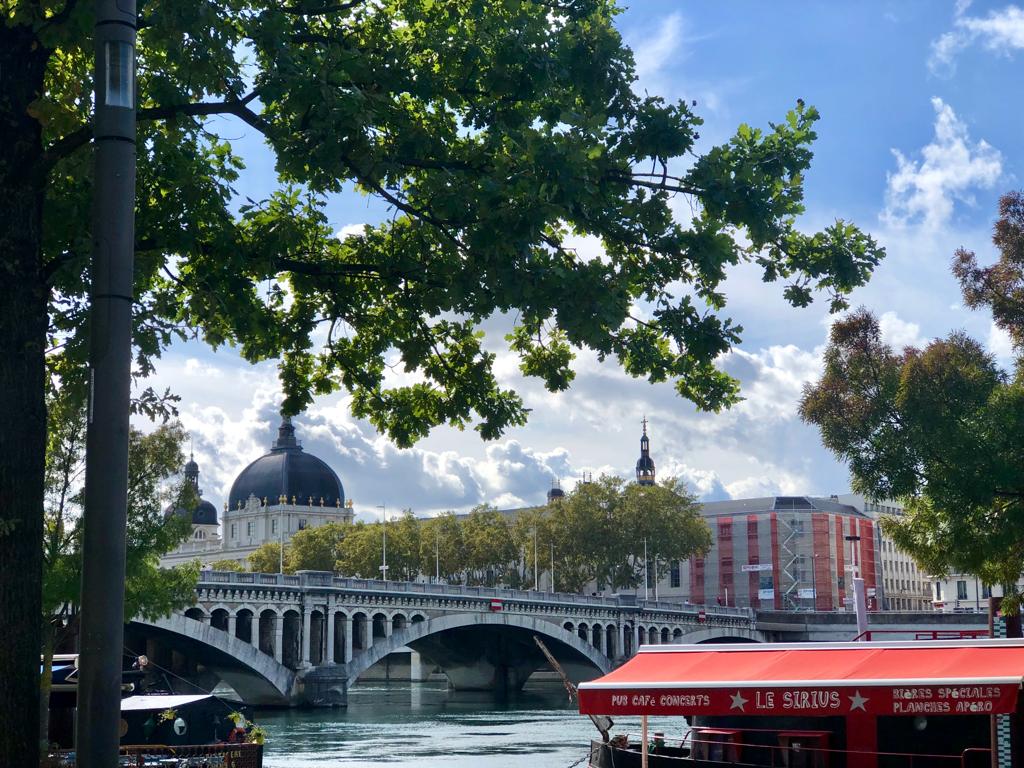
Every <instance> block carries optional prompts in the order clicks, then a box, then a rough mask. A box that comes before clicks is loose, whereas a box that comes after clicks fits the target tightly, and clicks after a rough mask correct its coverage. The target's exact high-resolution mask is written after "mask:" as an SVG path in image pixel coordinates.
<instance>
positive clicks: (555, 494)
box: [548, 478, 565, 504]
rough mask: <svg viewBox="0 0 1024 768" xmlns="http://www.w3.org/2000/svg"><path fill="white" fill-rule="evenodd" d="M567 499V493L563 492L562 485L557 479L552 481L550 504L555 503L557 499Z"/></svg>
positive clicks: (549, 492) (549, 494) (549, 496)
mask: <svg viewBox="0 0 1024 768" xmlns="http://www.w3.org/2000/svg"><path fill="white" fill-rule="evenodd" d="M563 498H565V491H563V490H562V484H561V483H560V482H559V481H558V478H555V479H554V480H552V481H551V489H550V490H549V491H548V504H550V503H551V502H553V501H555V499H563Z"/></svg>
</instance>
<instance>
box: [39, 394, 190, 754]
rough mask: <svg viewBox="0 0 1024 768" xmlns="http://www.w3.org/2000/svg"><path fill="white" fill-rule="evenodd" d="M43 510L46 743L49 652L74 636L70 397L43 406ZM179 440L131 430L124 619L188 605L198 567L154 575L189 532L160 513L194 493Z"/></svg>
mask: <svg viewBox="0 0 1024 768" xmlns="http://www.w3.org/2000/svg"><path fill="white" fill-rule="evenodd" d="M48 405H49V417H50V418H49V425H48V432H47V436H48V441H49V442H48V448H47V454H46V469H47V473H46V478H47V482H46V506H45V519H44V531H45V535H44V538H43V601H42V607H43V615H42V626H43V647H42V650H43V680H42V686H41V689H42V692H43V696H42V697H41V699H40V713H41V722H40V735H41V740H42V742H43V744H44V745H45V744H46V728H47V712H48V709H49V706H48V705H49V685H50V669H51V662H52V654H53V651H54V647H55V646H56V645H58V644H59V643H61V642H62V641H63V640H64V639H65V638H66V637H67V636H69V635H73V634H75V632H76V631H77V618H78V603H79V585H80V583H81V572H82V552H81V541H82V508H81V505H82V501H83V498H82V481H83V474H84V464H85V408H84V406H83V404H82V403H81V402H80V401H79V400H77V399H76V398H74V397H73V396H69V393H66V392H64V393H56V392H55V393H54V394H53V396H52V397H51V398H50V399H49V402H48ZM184 441H185V433H184V431H183V430H182V428H181V426H180V425H179V424H176V423H175V424H167V425H164V426H161V427H159V428H158V429H156V430H155V431H153V432H151V433H149V434H144V433H142V432H139V431H137V430H134V429H133V430H132V431H131V433H130V435H129V453H128V477H129V480H128V482H129V489H130V490H129V499H128V541H127V557H126V568H125V616H126V617H128V618H132V617H135V616H141V617H145V618H156V617H160V616H166V615H167V614H169V613H170V612H171V611H173V610H174V609H176V608H182V607H184V606H186V605H191V604H192V603H193V602H195V586H196V582H197V580H198V576H199V567H198V565H197V564H190V565H184V566H179V567H176V568H161V567H160V565H159V559H160V557H161V556H162V555H165V554H167V553H168V552H170V551H172V550H173V549H174V548H175V547H177V546H178V545H179V544H180V543H181V542H182V541H184V540H185V539H186V538H188V537H189V535H190V534H191V533H192V525H191V520H190V519H189V518H187V517H184V516H180V515H177V514H171V515H166V514H165V510H166V508H167V507H172V508H182V509H191V508H192V506H193V505H194V504H195V503H196V502H198V500H199V499H198V498H197V496H196V494H195V489H194V488H193V487H192V486H191V485H189V484H188V483H183V482H182V481H181V478H180V476H179V470H180V468H181V465H182V463H183V462H184V460H185V459H184V455H183V453H182V445H183V444H184Z"/></svg>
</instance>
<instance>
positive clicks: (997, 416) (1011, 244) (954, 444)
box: [801, 193, 1024, 607]
mask: <svg viewBox="0 0 1024 768" xmlns="http://www.w3.org/2000/svg"><path fill="white" fill-rule="evenodd" d="M993 240H994V242H995V244H996V247H997V248H998V249H999V259H998V260H997V262H996V263H995V264H993V265H991V266H989V267H981V266H979V265H978V263H977V260H976V258H975V256H974V254H973V253H970V252H968V251H965V250H960V251H958V252H957V254H956V256H955V258H954V262H953V269H954V273H955V274H956V276H957V277H958V279H959V280H960V283H961V287H962V289H963V293H964V300H965V302H966V303H967V304H968V305H969V306H972V307H988V308H990V309H991V310H992V314H993V317H994V319H995V321H996V323H997V324H998V325H999V326H1000V327H1002V328H1004V329H1005V330H1006V331H1008V332H1009V333H1010V336H1011V338H1012V339H1013V340H1014V344H1015V346H1016V351H1017V354H1018V355H1019V354H1020V351H1021V349H1022V342H1024V322H1022V320H1024V312H1022V310H1021V307H1022V306H1024V303H1022V296H1024V289H1022V286H1024V197H1022V196H1021V195H1020V194H1019V193H1013V194H1009V195H1006V196H1004V197H1003V199H1002V200H1001V203H1000V216H999V220H998V222H997V224H996V227H995V237H994V238H993ZM1022 373H1024V369H1022V367H1021V364H1020V358H1019V357H1018V358H1017V362H1016V364H1015V369H1014V370H1013V371H1005V370H1002V369H1001V368H1000V367H999V365H998V364H997V362H996V360H995V359H994V358H993V356H992V355H991V354H990V353H989V352H987V351H986V350H985V349H984V347H983V346H982V345H981V344H980V343H978V342H977V341H975V340H974V339H971V338H970V337H968V336H967V335H966V334H964V333H962V332H956V333H952V334H950V335H949V336H948V337H947V338H945V339H937V340H935V341H932V342H931V343H929V344H928V345H927V346H925V348H924V349H915V348H912V347H908V348H905V349H902V350H894V349H892V348H891V347H890V346H889V345H887V344H885V343H884V342H883V341H882V337H881V331H880V328H879V324H878V321H877V319H876V318H875V317H874V316H872V315H871V314H870V313H868V312H866V311H863V310H861V311H858V312H856V313H854V314H852V315H851V316H849V317H847V318H844V319H843V320H841V321H839V322H837V323H836V324H835V325H834V326H833V327H832V331H831V336H830V342H829V345H828V348H827V350H826V352H825V373H824V376H823V378H822V379H821V381H820V382H819V383H817V384H815V385H813V386H809V387H808V388H807V389H806V390H805V392H804V396H803V400H802V403H801V414H802V416H803V418H804V419H805V420H807V421H808V422H810V423H812V424H815V425H817V426H818V427H819V428H820V429H821V434H822V438H823V440H824V443H825V445H826V447H828V448H829V449H831V450H832V451H833V452H835V453H836V455H838V456H839V457H841V458H843V459H845V460H846V461H847V462H848V463H849V465H850V470H851V473H852V475H853V482H854V486H855V488H856V490H858V491H861V492H863V493H866V494H869V495H872V496H875V497H878V498H902V499H904V500H905V506H906V509H907V513H906V515H905V516H904V517H903V518H901V519H896V520H892V521H886V522H885V525H886V527H887V530H888V531H889V532H890V534H891V535H892V537H893V539H894V540H895V542H896V544H897V545H898V546H899V547H901V548H902V549H904V550H905V551H907V552H909V553H910V554H912V555H913V556H914V558H915V559H916V560H917V561H918V562H919V563H920V564H921V566H923V567H924V568H925V569H926V570H928V571H929V572H931V573H935V574H943V573H949V572H950V571H955V572H964V573H972V574H976V575H977V576H979V577H980V578H981V579H983V580H984V581H985V582H986V583H988V584H1001V585H1004V586H1005V587H1006V588H1007V589H1008V590H1009V591H1008V592H1007V594H1008V596H1009V597H1010V598H1011V599H1010V600H1009V601H1008V602H1007V607H1011V606H1013V605H1014V603H1015V598H1014V592H1015V591H1016V590H1015V587H1014V585H1015V584H1016V583H1017V581H1018V579H1019V577H1020V575H1021V572H1022V568H1024V565H1022V564H1024V441H1022V440H1021V435H1022V434H1024V378H1022Z"/></svg>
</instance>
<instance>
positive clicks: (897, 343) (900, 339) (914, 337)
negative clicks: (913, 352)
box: [878, 310, 928, 349]
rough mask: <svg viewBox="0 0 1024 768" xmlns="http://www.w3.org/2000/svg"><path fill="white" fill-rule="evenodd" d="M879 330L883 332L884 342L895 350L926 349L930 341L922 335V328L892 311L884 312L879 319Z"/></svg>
mask: <svg viewBox="0 0 1024 768" xmlns="http://www.w3.org/2000/svg"><path fill="white" fill-rule="evenodd" d="M878 325H879V329H880V330H881V332H882V341H884V342H885V343H886V344H888V345H890V346H891V347H893V348H894V349H903V348H904V347H918V348H920V347H924V346H926V345H927V344H928V340H927V339H926V338H924V337H923V336H922V335H921V326H920V325H918V324H917V323H911V322H908V321H906V320H903V319H901V318H900V316H899V315H897V314H896V313H895V312H893V311H892V310H889V311H888V312H884V313H883V314H882V316H881V317H880V318H878Z"/></svg>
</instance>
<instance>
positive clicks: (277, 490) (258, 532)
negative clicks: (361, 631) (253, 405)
mask: <svg viewBox="0 0 1024 768" xmlns="http://www.w3.org/2000/svg"><path fill="white" fill-rule="evenodd" d="M190 472H194V475H195V478H196V482H198V476H199V475H198V472H199V468H198V466H196V465H195V462H194V461H190V462H189V464H187V465H186V467H185V475H186V478H188V477H190V476H191V475H190V474H189V473H190ZM196 487H197V488H198V485H197V486H196ZM192 515H193V527H194V528H197V530H198V528H199V527H200V526H203V527H205V526H206V525H207V524H206V523H200V520H204V521H205V520H212V525H213V529H214V531H216V528H217V511H216V509H215V508H214V507H213V505H212V504H210V503H209V502H206V501H201V502H200V504H199V506H198V507H197V508H196V510H195V511H193V512H192ZM352 516H353V513H352V502H351V501H349V500H346V498H345V488H344V486H343V485H342V483H341V480H340V478H339V477H338V475H337V474H336V473H335V471H334V470H333V469H331V468H330V467H329V466H328V465H327V464H326V463H325V462H324V461H322V460H321V459H319V458H317V457H316V456H314V455H312V454H310V453H306V452H305V451H304V450H303V449H302V445H301V443H299V441H298V440H297V439H296V437H295V426H294V425H293V424H292V421H291V419H290V418H289V417H287V416H285V417H284V418H283V419H282V421H281V426H280V427H279V428H278V431H277V440H275V441H274V444H273V445H272V446H271V448H270V450H269V451H268V452H267V453H265V454H263V455H262V456H260V457H259V458H258V459H256V460H255V461H253V462H252V463H251V464H249V466H247V467H246V468H245V469H243V470H242V472H241V473H240V474H239V475H238V477H236V478H235V482H234V483H232V485H231V491H230V493H229V494H228V500H227V501H226V502H225V503H224V512H223V514H222V516H221V532H220V537H219V538H218V539H217V547H216V548H215V549H214V548H211V547H203V548H202V549H199V548H197V547H195V546H190V544H191V542H186V543H185V544H184V545H182V547H179V549H178V550H176V551H175V552H173V553H171V554H169V555H168V556H166V557H165V558H163V560H162V564H164V565H177V564H179V563H182V562H187V561H189V560H191V559H194V558H196V557H199V559H201V560H203V562H206V563H208V562H212V561H214V560H238V561H244V560H245V559H246V558H248V556H249V555H250V554H252V553H253V552H254V551H255V550H256V549H257V548H258V547H259V546H260V545H262V544H266V543H269V542H283V543H285V544H287V543H288V542H289V541H290V540H291V538H292V536H294V535H295V533H297V532H298V531H301V530H303V529H304V528H315V527H317V526H320V525H324V524H325V523H331V522H341V523H351V522H352ZM207 535H209V534H207Z"/></svg>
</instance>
